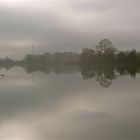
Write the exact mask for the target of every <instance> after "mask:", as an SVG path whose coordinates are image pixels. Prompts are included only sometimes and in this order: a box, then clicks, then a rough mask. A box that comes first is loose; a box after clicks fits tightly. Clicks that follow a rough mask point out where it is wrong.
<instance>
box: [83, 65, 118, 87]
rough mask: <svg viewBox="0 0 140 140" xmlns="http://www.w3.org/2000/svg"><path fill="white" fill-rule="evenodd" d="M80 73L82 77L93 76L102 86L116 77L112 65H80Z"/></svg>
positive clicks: (109, 83)
mask: <svg viewBox="0 0 140 140" xmlns="http://www.w3.org/2000/svg"><path fill="white" fill-rule="evenodd" d="M80 68H81V74H82V76H83V79H89V78H93V77H94V78H95V79H96V81H98V82H99V83H100V85H101V86H103V87H109V86H110V85H111V84H112V80H114V79H116V78H117V74H116V73H115V71H114V66H113V65H93V66H92V67H91V66H84V65H82V66H81V67H80Z"/></svg>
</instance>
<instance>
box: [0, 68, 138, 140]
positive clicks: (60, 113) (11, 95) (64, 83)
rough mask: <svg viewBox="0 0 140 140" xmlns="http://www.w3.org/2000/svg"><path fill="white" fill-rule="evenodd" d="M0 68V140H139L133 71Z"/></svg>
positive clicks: (135, 86) (136, 84) (136, 77)
mask: <svg viewBox="0 0 140 140" xmlns="http://www.w3.org/2000/svg"><path fill="white" fill-rule="evenodd" d="M61 71H62V72H61ZM0 73H5V74H6V76H5V77H1V78H0V140H58V139H59V140H60V139H63V140H67V139H69V140H70V139H71V140H77V139H78V140H81V139H85V140H87V139H98V140H100V139H105V140H106V139H110V140H112V139H115V140H116V139H119V140H120V139H121V140H124V139H140V133H139V131H140V108H139V107H140V75H139V74H138V73H137V74H136V75H135V76H134V75H132V76H130V75H129V74H127V73H124V74H123V75H122V76H118V75H119V74H118V73H117V72H116V74H113V77H111V78H110V77H109V76H110V75H109V76H108V75H107V77H106V78H103V76H104V74H103V75H102V76H99V74H100V72H99V73H92V72H89V73H88V74H89V75H91V77H92V76H93V78H88V76H87V75H86V74H85V76H83V75H82V74H83V73H86V72H85V71H84V72H82V74H81V72H80V71H79V70H78V69H76V68H74V69H72V70H67V69H66V70H65V71H64V70H60V69H59V70H58V69H57V72H56V71H55V72H54V71H53V72H41V71H36V72H32V71H28V70H24V69H23V68H20V67H14V68H11V69H10V70H8V71H6V70H4V69H1V71H0ZM111 75H112V74H111ZM134 77H135V78H134ZM101 79H102V80H101ZM106 79H108V81H107V82H105V84H104V80H106ZM106 83H107V84H106Z"/></svg>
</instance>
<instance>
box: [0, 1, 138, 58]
mask: <svg viewBox="0 0 140 140" xmlns="http://www.w3.org/2000/svg"><path fill="white" fill-rule="evenodd" d="M139 13H140V1H139V0H133V1H132V0H122V1H116V0H98V1H97V0H90V1H89V0H88V1H86V0H55V1H52V0H51V1H50V0H1V1H0V56H1V57H5V56H8V57H11V58H23V57H24V56H25V55H26V54H28V53H31V50H32V45H34V47H35V52H36V53H43V52H46V51H47V52H52V53H53V52H57V51H71V52H80V51H81V49H82V48H83V47H88V48H91V47H94V46H95V45H96V44H97V43H98V42H99V41H100V40H101V39H103V38H109V39H110V40H111V41H112V42H113V44H114V46H115V47H116V48H117V49H120V50H128V49H132V48H135V49H137V50H138V51H139V50H140V49H139V46H140V40H139V36H140V27H139V24H140V16H139V15H138V14H139Z"/></svg>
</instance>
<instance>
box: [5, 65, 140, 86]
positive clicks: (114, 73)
mask: <svg viewBox="0 0 140 140" xmlns="http://www.w3.org/2000/svg"><path fill="white" fill-rule="evenodd" d="M12 67H13V66H9V67H6V70H9V69H11V68H12ZM22 67H23V68H24V69H25V71H26V72H27V73H34V72H37V71H40V72H43V73H45V74H50V73H55V74H72V73H78V72H80V73H81V75H82V77H83V79H85V80H87V79H91V78H94V79H95V80H96V81H97V82H98V83H99V84H100V85H101V86H102V87H105V88H108V87H110V85H111V84H112V81H113V80H115V79H117V78H118V77H120V76H123V75H127V76H131V77H133V78H135V77H136V74H137V73H139V71H140V70H139V67H138V65H118V64H117V65H115V64H106V65H80V66H79V65H76V64H75V65H70V64H59V65H24V66H22ZM7 68H8V69H7Z"/></svg>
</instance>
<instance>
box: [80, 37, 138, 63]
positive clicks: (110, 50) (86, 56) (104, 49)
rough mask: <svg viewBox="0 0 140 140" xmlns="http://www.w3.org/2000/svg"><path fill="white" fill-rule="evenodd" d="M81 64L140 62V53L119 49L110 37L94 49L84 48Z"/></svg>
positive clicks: (133, 50)
mask: <svg viewBox="0 0 140 140" xmlns="http://www.w3.org/2000/svg"><path fill="white" fill-rule="evenodd" d="M80 64H84V65H89V64H90V65H92V64H140V53H137V52H136V50H135V49H132V50H130V51H118V50H117V49H116V48H115V47H114V46H113V44H112V42H111V41H110V40H109V39H103V40H101V41H100V42H99V44H98V45H97V46H95V48H94V49H89V48H83V50H82V53H81V55H80Z"/></svg>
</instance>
